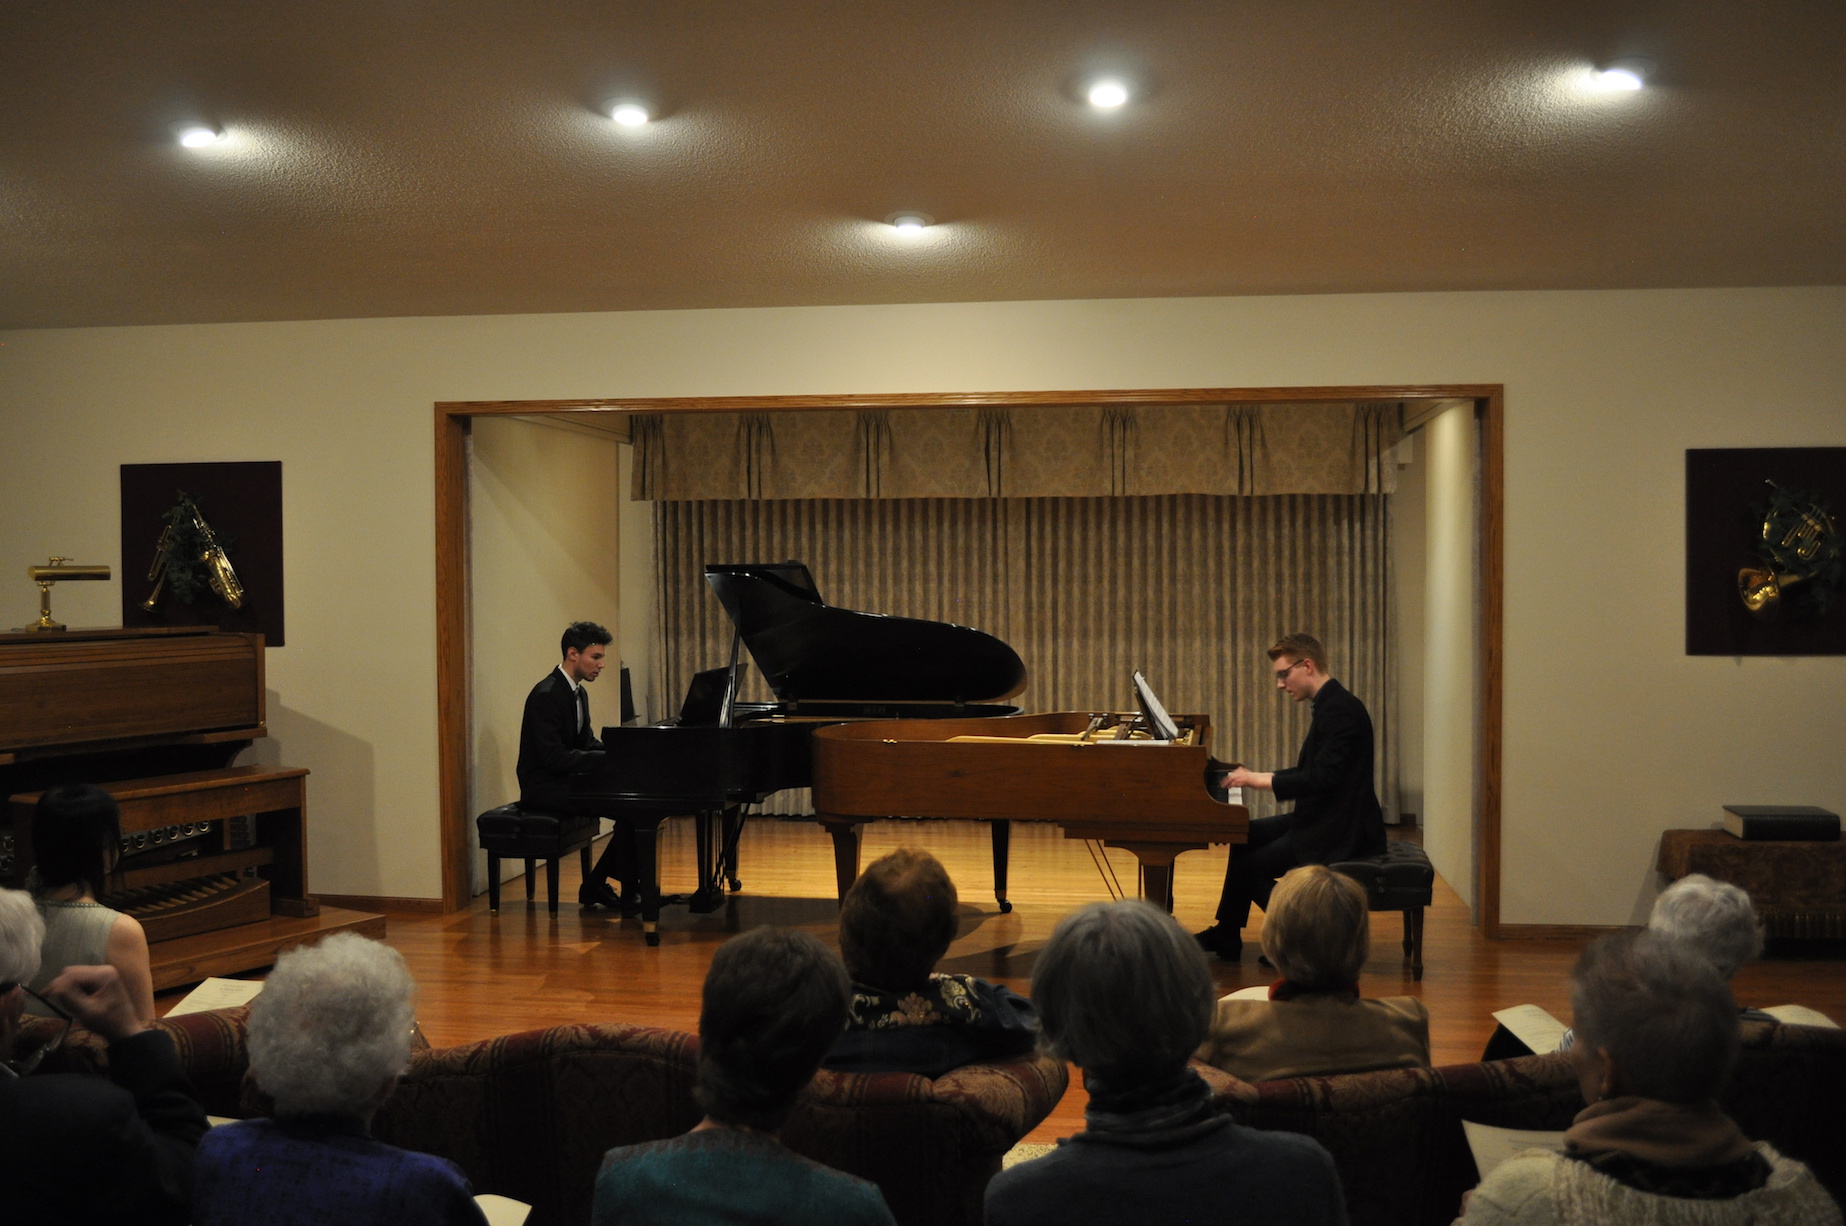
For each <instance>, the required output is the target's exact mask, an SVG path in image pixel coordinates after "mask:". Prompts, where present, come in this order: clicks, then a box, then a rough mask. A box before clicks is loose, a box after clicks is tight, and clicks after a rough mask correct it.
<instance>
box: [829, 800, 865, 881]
mask: <svg viewBox="0 0 1846 1226" xmlns="http://www.w3.org/2000/svg"><path fill="white" fill-rule="evenodd" d="M820 824H821V825H822V826H825V827H826V828H827V833H828V834H830V835H832V836H833V876H834V881H835V883H836V884H837V885H838V886H839V897H840V900H841V901H845V898H846V891H847V890H850V889H851V888H852V883H853V882H855V881H857V880H858V879H859V829H860V827H861V826H863V825H864V823H863V822H854V821H836V820H831V819H828V818H826V817H822V818H821V819H820Z"/></svg>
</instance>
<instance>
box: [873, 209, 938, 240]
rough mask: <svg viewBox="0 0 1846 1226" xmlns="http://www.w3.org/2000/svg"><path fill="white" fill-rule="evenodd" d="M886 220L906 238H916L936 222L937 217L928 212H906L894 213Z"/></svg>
mask: <svg viewBox="0 0 1846 1226" xmlns="http://www.w3.org/2000/svg"><path fill="white" fill-rule="evenodd" d="M885 220H886V221H888V222H890V223H891V225H892V227H893V228H894V229H896V231H897V232H898V233H899V234H902V235H903V236H904V237H905V238H915V237H916V236H917V235H919V234H921V233H923V231H924V229H926V228H927V227H929V226H931V225H933V224H935V220H936V219H935V218H933V217H931V216H930V215H929V214H928V213H915V212H905V213H893V214H891V216H889V217H887V218H886V219H885Z"/></svg>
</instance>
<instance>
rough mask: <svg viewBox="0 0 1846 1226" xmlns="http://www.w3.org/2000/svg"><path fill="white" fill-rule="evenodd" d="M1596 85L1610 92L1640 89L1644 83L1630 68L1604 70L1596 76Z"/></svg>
mask: <svg viewBox="0 0 1846 1226" xmlns="http://www.w3.org/2000/svg"><path fill="white" fill-rule="evenodd" d="M1596 84H1597V86H1598V87H1600V88H1602V89H1606V90H1609V91H1611V92H1619V91H1622V90H1635V89H1640V88H1641V86H1642V85H1643V84H1645V82H1644V81H1642V79H1641V74H1640V73H1638V72H1636V71H1635V70H1634V69H1632V68H1604V69H1603V70H1601V71H1600V72H1598V73H1597V74H1596Z"/></svg>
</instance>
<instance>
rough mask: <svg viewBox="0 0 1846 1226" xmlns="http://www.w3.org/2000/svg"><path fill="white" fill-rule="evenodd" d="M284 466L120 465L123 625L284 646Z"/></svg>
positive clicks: (268, 462)
mask: <svg viewBox="0 0 1846 1226" xmlns="http://www.w3.org/2000/svg"><path fill="white" fill-rule="evenodd" d="M282 577H283V568H282V463H281V461H279V460H266V461H255V462H249V463H230V464H124V465H122V624H123V625H124V626H201V625H202V626H217V627H218V628H219V629H221V630H241V631H255V632H257V633H259V634H261V635H262V636H263V639H264V642H265V644H266V645H267V646H270V647H281V646H282V645H283V644H284V642H285V639H284V637H283V634H284V627H283V617H282V614H283V591H282Z"/></svg>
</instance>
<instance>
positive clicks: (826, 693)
mask: <svg viewBox="0 0 1846 1226" xmlns="http://www.w3.org/2000/svg"><path fill="white" fill-rule="evenodd" d="M705 581H706V582H707V583H708V584H710V585H711V588H712V591H713V592H715V593H716V594H717V597H718V600H719V601H720V602H721V603H722V604H723V606H724V611H725V612H726V613H727V614H729V615H730V619H731V622H732V624H733V625H734V626H735V627H736V633H735V634H734V635H733V637H732V640H731V659H730V662H729V664H727V665H723V666H720V667H718V668H713V669H710V670H707V671H705V672H701V673H699V674H697V675H696V676H695V677H694V678H693V680H692V684H691V686H690V687H689V689H688V690H687V694H686V699H685V703H684V704H683V705H682V707H681V708H680V714H679V718H677V719H675V720H671V721H668V722H666V723H661V724H653V725H649V726H645V727H635V728H629V727H606V728H604V729H603V731H602V742H603V748H604V750H605V751H606V756H605V757H604V760H603V764H602V767H601V769H600V770H599V771H598V772H597V773H595V774H591V775H586V776H582V777H580V778H578V779H575V780H573V781H572V803H573V807H575V808H576V810H577V811H578V812H580V813H585V814H591V815H594V816H597V817H608V818H614V819H616V820H617V821H618V822H621V823H624V824H626V825H628V826H629V827H630V828H631V829H632V830H633V831H634V839H635V854H636V858H637V860H638V864H637V869H636V871H637V875H638V876H639V877H640V878H641V895H642V898H641V919H642V927H643V930H644V931H645V933H646V936H647V942H648V944H650V945H657V944H659V943H660V935H659V932H658V920H659V918H660V907H661V903H662V901H663V900H662V898H661V896H660V878H659V860H658V854H657V851H656V840H657V836H658V834H659V828H660V823H661V821H662V820H664V819H666V818H669V817H682V816H687V815H691V816H693V817H695V818H696V824H695V831H696V839H697V844H698V860H699V865H698V867H699V887H698V889H697V891H696V892H694V893H693V894H692V895H690V896H689V897H686V898H684V899H678V898H675V899H670V900H665V901H671V902H681V901H683V902H685V903H686V904H687V905H688V906H689V907H690V908H691V909H692V910H694V911H712V910H716V909H717V908H718V907H719V906H721V905H722V904H723V901H724V888H723V887H724V885H725V884H728V885H729V886H730V888H731V889H732V890H737V889H740V888H741V886H742V883H741V882H740V881H739V879H738V872H737V839H738V835H739V833H740V832H741V831H742V828H743V820H744V813H743V807H744V806H745V805H750V804H756V803H758V802H760V801H762V800H763V799H765V798H766V797H768V796H769V795H770V794H771V793H773V792H779V791H782V790H784V789H786V788H801V787H807V786H808V785H809V783H810V782H811V781H812V767H811V757H810V751H809V737H810V734H812V732H813V731H814V729H815V728H818V727H821V726H823V725H826V724H836V723H841V722H843V721H846V720H858V719H931V718H944V719H951V718H961V719H967V718H972V717H982V716H1004V715H1015V714H1017V713H1018V711H1019V708H1017V707H1013V706H1008V705H1005V703H1004V701H1003V700H1005V699H1007V698H1011V697H1013V696H1014V695H1015V694H1018V693H1019V692H1020V691H1021V690H1023V689H1025V685H1026V667H1025V664H1024V663H1022V662H1021V661H1020V659H1019V656H1018V653H1016V652H1015V651H1014V650H1013V649H1012V648H1011V647H1008V646H1007V645H1006V644H1005V643H1003V642H1001V641H1000V640H999V639H997V638H994V637H993V636H992V635H990V634H984V633H982V632H981V631H979V630H972V629H969V628H968V627H966V626H956V625H951V624H950V623H948V622H933V621H924V620H921V619H918V618H910V617H891V616H887V615H885V614H881V613H859V612H855V611H854V610H851V609H839V608H834V607H833V606H831V605H829V604H827V603H826V602H825V601H824V600H822V599H821V597H820V591H819V589H818V588H817V587H816V586H815V584H814V577H813V576H812V575H810V574H809V573H808V568H807V567H806V566H805V565H804V564H802V563H800V562H794V561H790V562H772V563H725V564H714V565H707V566H706V568H705ZM740 645H741V647H742V648H747V649H748V650H749V653H750V656H751V658H752V659H753V660H755V662H756V665H757V667H758V668H759V669H761V670H762V673H763V676H764V678H765V680H766V681H767V682H768V684H769V688H770V690H771V691H772V692H773V693H774V694H775V696H776V701H775V702H771V703H750V702H740V701H738V692H739V689H740V687H741V683H742V678H743V669H744V668H745V664H744V661H743V660H742V659H741V655H740ZM1007 843H1008V829H1007V827H1006V824H1005V823H1004V822H996V823H994V893H995V897H996V898H998V899H999V901H1000V907H1001V910H1011V909H1012V905H1011V904H1010V903H1008V902H1007V901H1006V853H1007Z"/></svg>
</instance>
